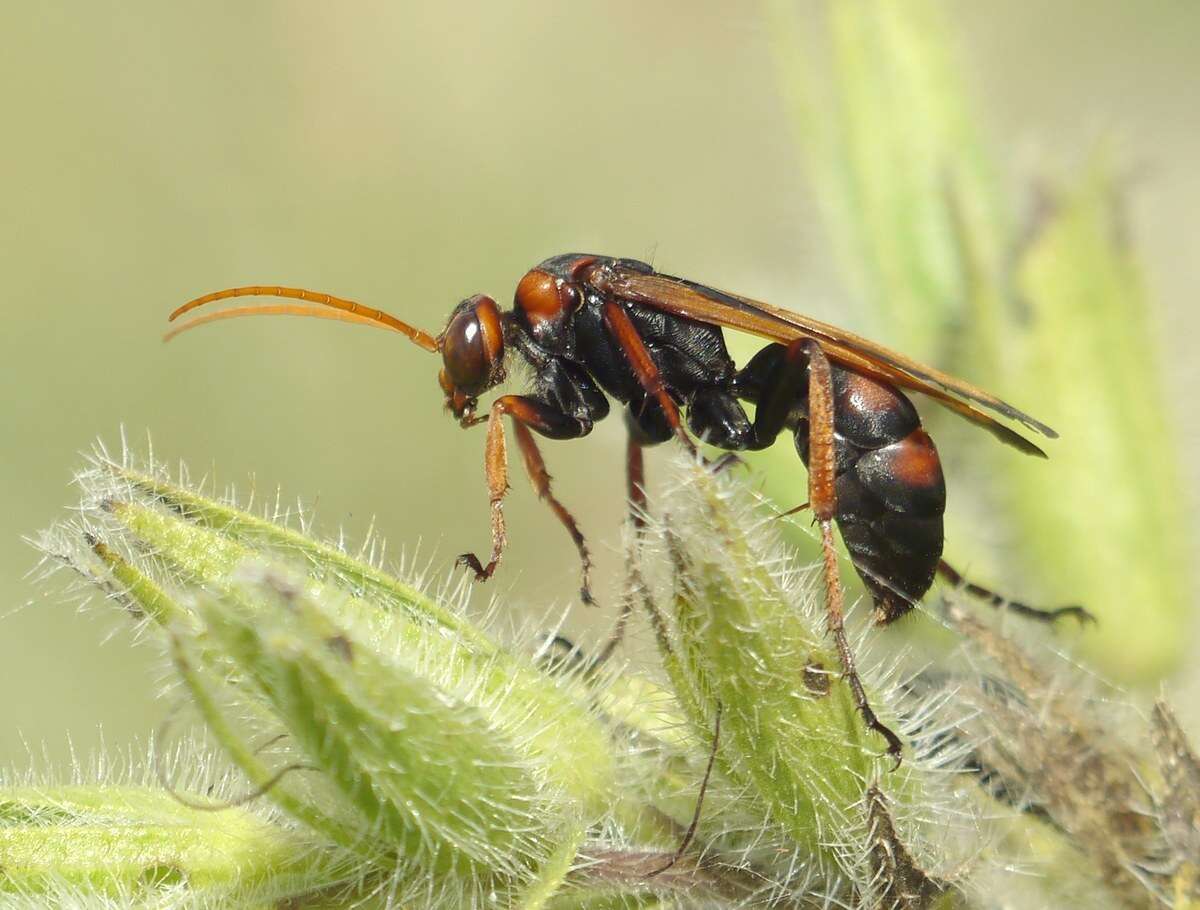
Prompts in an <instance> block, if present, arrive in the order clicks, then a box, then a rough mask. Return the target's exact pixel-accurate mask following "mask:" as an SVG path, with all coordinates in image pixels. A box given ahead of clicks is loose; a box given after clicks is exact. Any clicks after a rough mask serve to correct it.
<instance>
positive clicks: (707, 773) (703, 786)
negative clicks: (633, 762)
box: [646, 702, 721, 878]
mask: <svg viewBox="0 0 1200 910" xmlns="http://www.w3.org/2000/svg"><path fill="white" fill-rule="evenodd" d="M716 715H717V716H716V719H715V720H714V721H713V740H712V749H711V751H709V753H708V765H707V766H706V767H705V769H704V777H703V778H701V780H700V792H699V793H698V794H697V795H696V809H695V811H694V812H693V813H692V821H691V823H690V824H689V825H688V828H687V831H685V832H684V835H683V840H681V841H680V842H679V846H678V847H676V848H675V852H674V853H672V854H671V856H670V858H668V859H667V861H666V862H665V863H664V864H663V865H661V866H659V867H658V868H657V869H655V870H653V871H651V872H647V873H646V878H653V877H654V876H656V875H662V874H663V873H664V872H666V871H667V870H668V869H670V868H671V867H672V866H674V865H675V864H676V863H677V862H679V861H680V860H681V859H683V854H684V853H686V852H687V848H688V847H690V846H691V845H692V841H693V840H695V838H696V829H697V828H698V827H700V810H701V809H702V808H703V807H704V794H705V792H707V790H708V781H709V779H710V778H711V777H712V770H713V764H714V763H715V762H716V760H717V747H718V746H720V744H721V703H720V702H717V711H716Z"/></svg>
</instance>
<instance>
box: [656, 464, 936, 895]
mask: <svg viewBox="0 0 1200 910" xmlns="http://www.w3.org/2000/svg"><path fill="white" fill-rule="evenodd" d="M685 471H686V474H685V476H684V478H683V479H682V480H681V482H680V484H679V485H678V486H677V487H676V488H675V489H673V490H672V491H671V492H670V494H669V495H668V496H667V497H666V501H667V502H669V503H671V511H670V513H669V514H667V515H665V516H664V517H663V519H662V521H661V522H660V523H656V524H654V525H652V527H651V532H650V539H651V540H652V541H653V542H654V543H655V544H657V545H658V546H659V547H660V548H662V549H663V550H664V551H665V554H666V556H667V560H668V561H669V563H670V564H671V569H672V575H673V578H672V580H671V590H672V593H671V594H670V595H669V602H670V605H671V609H670V611H669V612H670V616H669V617H667V616H663V615H661V614H660V613H658V611H657V608H656V607H655V606H654V604H653V603H651V604H650V608H651V614H652V621H653V622H654V623H655V625H656V631H657V635H658V638H659V643H660V647H661V650H662V652H663V657H664V662H665V664H666V667H667V671H668V674H669V675H670V678H671V681H672V683H673V685H674V687H675V689H676V691H677V693H678V697H679V701H680V704H681V705H683V707H684V709H685V710H686V712H687V714H688V717H689V720H690V721H691V725H692V728H693V732H694V733H695V735H696V736H697V737H699V738H700V739H701V742H705V741H707V742H711V740H712V737H713V733H714V728H715V726H716V721H717V714H718V711H719V712H720V748H719V750H718V753H717V763H718V766H719V768H720V769H721V771H722V772H723V774H724V776H726V777H727V778H728V779H729V780H730V781H731V782H732V783H733V784H735V785H737V786H741V787H744V788H747V789H748V790H750V791H751V792H753V793H754V794H756V796H757V797H758V799H759V800H760V801H761V806H762V811H764V812H765V814H766V816H767V817H768V818H769V819H770V820H771V821H772V822H773V823H774V825H776V826H778V828H779V829H781V830H782V832H784V834H785V835H786V838H787V840H788V841H789V842H790V843H792V844H793V845H795V846H797V847H799V848H800V850H801V851H802V853H803V854H804V855H805V856H807V857H809V858H811V861H812V863H813V868H814V869H815V870H817V871H818V872H820V873H821V874H825V875H826V876H827V877H828V878H830V879H831V880H833V881H835V882H836V881H838V880H842V881H844V882H845V883H847V884H849V883H856V884H857V886H858V887H859V888H860V889H861V888H863V887H864V885H863V884H862V883H864V882H868V881H871V880H872V879H875V880H876V881H878V875H877V870H869V871H864V870H866V867H868V866H869V865H870V862H869V859H868V856H869V854H870V852H871V849H872V846H871V839H870V836H869V830H870V829H871V828H872V827H873V826H874V820H873V819H869V818H868V814H869V813H868V811H867V810H868V800H867V799H866V796H867V794H868V792H869V788H871V787H872V786H874V787H876V788H877V789H876V790H875V791H874V792H876V793H877V794H880V795H879V797H878V798H879V800H882V795H881V794H882V792H883V789H884V788H885V789H886V791H887V793H888V796H889V798H890V799H891V800H892V801H895V802H902V803H905V804H908V805H926V806H928V805H930V804H931V803H932V802H934V801H936V799H937V797H935V795H934V794H935V793H936V788H934V787H925V786H924V784H923V781H922V775H928V768H927V767H925V766H924V760H923V758H922V757H921V755H919V754H918V755H917V756H913V755H911V753H910V754H909V756H908V757H907V758H906V760H905V762H904V764H903V765H902V767H901V768H900V770H898V771H895V772H893V773H889V772H888V769H889V768H891V766H892V762H891V759H890V758H889V757H887V756H886V755H884V754H882V753H883V749H884V746H885V743H884V742H883V741H882V740H881V739H878V738H876V737H875V736H874V735H873V734H871V733H870V732H868V731H867V730H866V729H865V728H864V726H863V724H862V721H861V718H860V715H859V712H858V711H857V709H856V708H855V704H854V698H853V695H852V693H851V691H850V688H849V686H848V685H847V684H846V682H845V681H844V680H843V679H842V675H841V666H840V663H839V661H838V656H837V653H836V651H835V650H834V649H833V648H832V646H831V645H830V644H829V642H828V641H827V640H826V634H825V625H824V623H825V620H824V610H823V606H822V604H821V603H820V602H817V600H816V598H815V596H814V591H813V587H812V585H811V584H810V583H809V581H811V579H805V578H803V577H802V576H800V575H798V574H797V573H796V572H795V571H794V570H793V569H792V568H791V567H790V558H789V556H788V555H787V554H786V553H785V552H784V551H783V549H782V547H781V546H780V543H779V541H778V539H777V536H776V535H775V534H774V533H772V532H771V531H769V530H768V529H767V528H766V527H765V526H764V522H765V521H767V520H769V519H768V518H767V516H765V515H764V514H762V513H761V512H759V511H758V510H756V509H754V508H752V507H751V506H750V504H749V503H748V502H747V501H746V500H745V499H744V498H743V496H744V494H743V493H741V492H739V488H738V487H736V486H735V485H734V484H733V483H732V482H731V481H729V480H728V479H727V478H724V477H714V476H713V475H712V474H711V473H710V472H709V471H707V470H706V469H704V468H702V467H698V466H695V465H692V466H689V467H687V468H686V469H685ZM858 651H859V657H860V661H861V662H860V671H861V672H862V675H863V680H864V685H865V687H866V690H867V694H868V697H869V699H870V701H871V704H872V705H873V707H874V708H875V710H876V712H877V713H878V714H879V716H880V718H881V719H882V720H883V722H884V723H885V724H888V725H890V726H892V727H893V728H894V729H896V730H897V731H900V730H902V729H903V728H904V725H903V724H902V723H901V718H900V716H899V714H898V711H897V707H896V705H897V702H898V700H899V697H900V693H899V692H898V691H897V690H896V688H895V687H894V686H889V685H887V684H886V682H885V681H884V679H883V677H882V676H881V674H880V673H879V672H878V668H877V666H876V667H875V668H874V669H872V665H873V663H874V662H873V661H871V660H870V659H869V657H868V656H867V655H866V652H865V651H864V650H863V649H862V648H861V647H859V648H858ZM909 740H910V742H915V740H913V738H912V737H911V736H910V737H909ZM902 814H907V813H904V812H902ZM912 828H913V826H912V825H911V824H908V823H907V822H905V823H904V824H903V825H902V826H901V829H902V833H897V829H893V831H892V833H893V835H894V836H895V838H896V841H897V843H899V842H900V840H901V839H902V838H907V837H908V836H909V835H911V834H912V833H913V832H912ZM876 850H877V845H876ZM940 859H942V860H944V859H945V857H944V856H943V857H940ZM839 876H840V877H841V878H840V879H839Z"/></svg>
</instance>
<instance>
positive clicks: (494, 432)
mask: <svg viewBox="0 0 1200 910" xmlns="http://www.w3.org/2000/svg"><path fill="white" fill-rule="evenodd" d="M505 417H509V418H511V420H512V425H513V433H514V434H515V435H516V438H517V446H518V447H519V448H520V450H521V457H522V459H523V460H524V462H525V472H526V473H527V474H528V475H529V482H530V483H531V484H532V485H533V490H534V492H535V493H537V495H538V498H539V499H542V500H544V501H545V502H546V504H547V505H548V506H550V509H551V511H553V512H554V514H555V515H556V516H557V517H558V520H559V521H560V522H562V525H563V527H564V528H566V529H567V533H568V534H570V535H571V540H572V541H574V543H575V549H576V550H578V551H579V561H580V564H581V567H582V583H581V585H580V591H579V593H580V597H582V598H583V601H584V603H588V604H593V603H595V598H593V597H592V588H591V570H592V557H591V554H590V553H589V552H588V547H587V541H586V540H584V537H583V533H582V532H581V531H580V530H579V524H578V523H577V522H576V521H575V516H574V515H572V514H571V513H570V511H569V510H568V509H567V507H566V506H564V505H563V504H562V503H561V502H559V501H558V499H557V498H556V497H555V496H554V493H553V492H552V491H551V489H550V474H549V472H548V471H547V470H546V462H545V460H544V459H543V458H542V453H541V452H540V451H539V450H538V446H537V442H536V441H535V440H534V438H533V433H532V432H530V428H531V427H532V428H533V429H534V430H537V431H538V432H539V433H541V434H542V435H543V436H549V437H550V438H552V439H572V438H576V437H579V436H584V435H586V434H587V433H588V432H590V431H591V429H592V425H591V422H590V421H584V420H580V419H579V418H578V417H573V416H571V415H570V414H566V413H564V412H562V411H559V410H557V409H555V408H554V407H552V406H551V405H549V404H547V403H546V402H543V401H538V400H537V399H534V398H529V397H526V396H524V395H504V396H502V397H501V398H498V399H496V401H495V402H494V403H493V404H492V409H491V412H490V413H489V414H488V430H487V445H486V448H485V450H484V471H485V473H486V475H487V485H488V499H489V501H490V503H491V509H492V555H491V559H490V560H489V561H488V563H487V565H486V566H485V565H483V563H482V562H481V561H480V560H479V557H477V556H476V555H475V554H474V553H464V554H463V555H462V556H460V557H458V562H459V564H460V565H464V566H467V567H468V568H469V569H471V570H472V571H473V572H474V573H475V579H476V580H477V581H487V580H488V579H489V578H491V577H492V574H493V573H494V572H495V571H496V567H497V566H498V565H500V559H501V557H503V555H504V548H505V546H506V544H507V542H508V536H507V534H506V532H505V525H504V496H505V494H506V493H508V452H507V447H506V444H505V440H504V418H505Z"/></svg>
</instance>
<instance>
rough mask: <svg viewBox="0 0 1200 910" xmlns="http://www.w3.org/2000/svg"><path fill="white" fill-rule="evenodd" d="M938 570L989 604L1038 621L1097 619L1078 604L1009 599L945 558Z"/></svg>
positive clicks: (955, 585) (948, 580)
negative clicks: (1050, 605)
mask: <svg viewBox="0 0 1200 910" xmlns="http://www.w3.org/2000/svg"><path fill="white" fill-rule="evenodd" d="M937 571H938V574H939V575H941V576H942V578H944V579H946V581H947V582H949V583H950V584H952V585H954V587H956V588H962V589H963V590H964V591H966V592H967V593H968V594H970V595H971V596H973V597H978V598H979V599H980V600H982V601H983V602H984V603H986V604H987V605H988V606H991V607H995V608H997V609H1002V610H1011V611H1012V612H1013V613H1017V614H1019V615H1021V616H1025V617H1028V618H1029V619H1034V620H1037V621H1038V622H1054V621H1055V620H1057V619H1061V618H1062V617H1064V616H1074V617H1075V618H1076V619H1077V620H1079V622H1080V624H1081V625H1082V624H1084V623H1089V622H1095V621H1096V617H1095V616H1093V615H1092V614H1091V613H1089V612H1088V611H1087V610H1085V609H1084V608H1083V607H1081V606H1078V605H1076V604H1071V605H1070V606H1066V607H1056V608H1054V609H1044V608H1042V607H1031V606H1029V605H1028V604H1024V603H1021V602H1020V601H1018V600H1009V599H1008V598H1007V597H1005V596H1003V595H1002V594H997V593H996V592H995V591H993V590H991V589H990V588H985V587H983V586H982V585H977V584H975V582H973V581H968V580H967V579H966V578H964V577H963V575H962V573H960V572H959V571H958V570H957V569H956V568H954V566H952V565H950V563H948V562H946V560H944V559H942V560H939V561H938V567H937Z"/></svg>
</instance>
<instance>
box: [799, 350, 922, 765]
mask: <svg viewBox="0 0 1200 910" xmlns="http://www.w3.org/2000/svg"><path fill="white" fill-rule="evenodd" d="M791 346H800V347H801V348H803V349H804V351H805V353H806V354H807V360H808V378H809V382H808V422H809V427H808V433H809V436H808V499H809V502H810V503H811V508H812V510H813V517H814V519H815V520H816V522H817V524H818V525H819V526H820V528H821V553H822V556H823V562H824V571H825V608H826V624H827V627H828V629H829V632H830V634H831V635H832V636H833V640H834V644H835V645H836V646H837V650H838V656H839V657H840V658H841V661H842V673H843V675H844V678H845V680H846V682H847V684H848V685H849V686H850V691H851V692H852V693H853V695H854V704H855V706H856V707H857V708H858V711H859V713H860V714H861V715H862V718H863V722H864V723H865V724H866V725H867V726H868V727H869V728H870V729H872V730H874V731H875V732H876V733H878V734H879V735H880V736H882V737H883V738H884V739H885V740H887V744H888V754H889V755H891V756H893V757H894V758H895V759H896V766H897V767H899V765H900V753H901V750H902V748H903V743H901V741H900V737H898V736H897V735H896V734H895V733H893V732H892V731H891V730H890V729H889V728H888V727H886V726H884V724H883V723H882V722H880V720H879V718H878V717H876V716H875V712H874V711H873V710H872V709H871V705H870V703H869V702H868V701H867V693H866V692H865V691H864V690H863V687H862V680H861V679H859V677H858V670H857V669H856V668H855V666H854V655H853V654H852V653H851V652H850V644H849V642H847V641H846V630H845V621H844V606H843V601H844V594H843V590H842V580H841V577H840V576H839V575H838V563H837V550H836V549H835V548H834V543H833V520H834V516H835V515H836V514H837V491H836V486H835V484H836V481H837V471H836V467H837V465H836V453H835V450H834V438H833V376H832V372H831V371H830V367H829V361H828V360H827V359H826V358H825V353H824V352H823V351H822V350H821V347H820V345H818V344H817V343H816V342H815V341H812V340H811V339H802V340H800V341H795V342H792V345H791Z"/></svg>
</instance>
